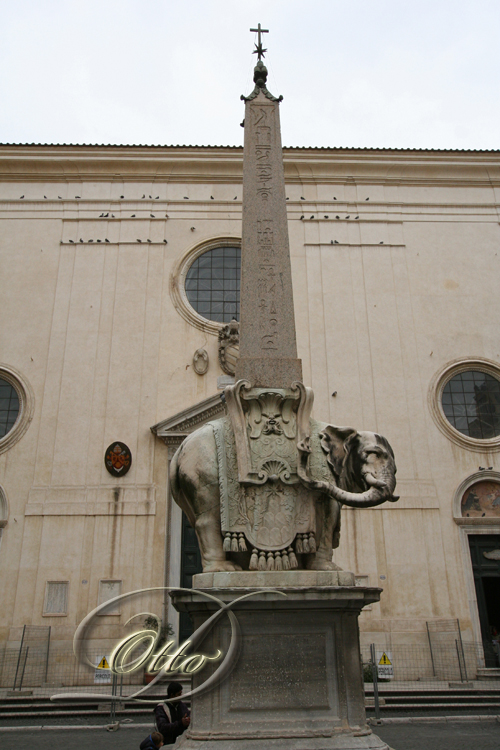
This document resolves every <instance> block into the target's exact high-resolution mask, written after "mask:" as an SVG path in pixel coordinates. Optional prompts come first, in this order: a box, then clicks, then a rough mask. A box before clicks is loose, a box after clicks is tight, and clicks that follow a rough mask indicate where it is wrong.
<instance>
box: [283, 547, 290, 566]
mask: <svg viewBox="0 0 500 750" xmlns="http://www.w3.org/2000/svg"><path fill="white" fill-rule="evenodd" d="M281 562H282V564H283V570H290V560H289V559H288V555H287V553H286V552H285V550H283V552H282V553H281Z"/></svg>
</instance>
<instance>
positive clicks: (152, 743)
mask: <svg viewBox="0 0 500 750" xmlns="http://www.w3.org/2000/svg"><path fill="white" fill-rule="evenodd" d="M162 746H163V735H161V734H160V733H159V732H151V734H150V735H149V737H146V739H145V740H143V741H142V742H141V744H140V745H139V747H140V748H141V750H160V747H162Z"/></svg>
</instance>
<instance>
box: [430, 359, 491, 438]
mask: <svg viewBox="0 0 500 750" xmlns="http://www.w3.org/2000/svg"><path fill="white" fill-rule="evenodd" d="M441 403H442V407H443V411H444V414H445V417H446V419H447V420H448V422H449V423H450V424H451V425H452V426H453V427H454V428H455V429H456V430H458V431H459V432H461V433H462V435H466V436H467V437H470V438H475V439H476V440H490V439H491V438H495V437H497V436H498V435H500V380H498V379H497V378H496V377H493V375H490V374H489V373H487V372H481V371H480V370H464V371H462V372H459V373H457V374H456V375H454V376H453V377H452V378H451V379H450V380H449V381H448V382H447V383H446V385H445V386H444V388H443V390H442V395H441Z"/></svg>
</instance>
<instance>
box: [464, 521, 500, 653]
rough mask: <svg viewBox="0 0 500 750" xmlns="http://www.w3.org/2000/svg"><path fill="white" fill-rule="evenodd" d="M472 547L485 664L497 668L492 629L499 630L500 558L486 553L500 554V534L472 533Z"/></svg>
mask: <svg viewBox="0 0 500 750" xmlns="http://www.w3.org/2000/svg"><path fill="white" fill-rule="evenodd" d="M469 547H470V555H471V561H472V570H473V572H474V583H475V586H476V596H477V607H478V610H479V620H480V623H481V634H482V638H483V646H484V656H485V660H486V666H487V667H497V666H498V661H497V656H496V654H495V652H494V650H493V646H492V630H493V629H495V630H496V631H497V632H500V560H495V559H491V558H490V557H485V553H486V554H487V555H490V554H491V553H492V552H493V551H494V550H498V551H499V553H500V534H469ZM497 554H498V553H497Z"/></svg>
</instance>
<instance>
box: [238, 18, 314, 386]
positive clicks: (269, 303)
mask: <svg viewBox="0 0 500 750" xmlns="http://www.w3.org/2000/svg"><path fill="white" fill-rule="evenodd" d="M253 30H254V29H251V31H253ZM255 31H257V33H258V34H259V45H258V48H257V51H258V54H259V60H258V62H257V65H256V66H255V71H254V81H255V89H254V91H253V92H252V93H251V94H250V95H249V96H246V97H242V98H243V99H244V100H245V102H246V103H245V145H244V151H243V231H242V243H241V292H240V300H241V307H240V309H241V317H240V358H239V360H238V362H237V364H236V380H240V379H244V380H248V381H249V382H250V384H251V385H252V386H254V387H264V388H290V386H291V384H292V382H294V381H297V380H300V381H301V380H302V364H301V361H300V359H298V358H297V344H296V340H295V315H294V308H293V293H292V271H291V265H290V250H289V245H288V222H287V213H286V196H285V174H284V170H283V152H282V147H281V132H280V118H279V102H280V99H281V97H280V98H279V99H277V98H276V97H275V96H273V95H272V94H271V93H270V92H269V91H268V90H267V88H266V79H267V68H266V67H265V65H264V63H263V62H262V60H260V56H261V55H262V54H263V50H262V44H261V37H260V35H261V34H263V33H265V32H266V33H267V30H266V29H262V28H261V26H260V24H259V26H258V28H257V29H255Z"/></svg>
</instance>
